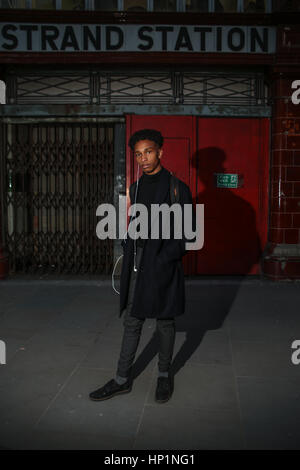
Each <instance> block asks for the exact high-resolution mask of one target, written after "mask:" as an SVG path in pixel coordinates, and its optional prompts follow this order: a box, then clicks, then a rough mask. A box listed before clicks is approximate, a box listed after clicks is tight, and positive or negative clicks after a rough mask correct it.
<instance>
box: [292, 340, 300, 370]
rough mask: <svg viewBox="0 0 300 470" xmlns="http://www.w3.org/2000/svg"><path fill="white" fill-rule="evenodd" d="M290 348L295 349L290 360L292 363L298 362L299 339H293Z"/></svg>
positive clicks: (296, 363)
mask: <svg viewBox="0 0 300 470" xmlns="http://www.w3.org/2000/svg"><path fill="white" fill-rule="evenodd" d="M291 347H292V349H295V350H296V351H294V352H293V354H292V357H291V360H292V363H293V364H294V365H296V366H297V365H298V364H300V340H299V339H295V341H293V342H292V346H291Z"/></svg>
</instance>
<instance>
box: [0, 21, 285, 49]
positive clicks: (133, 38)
mask: <svg viewBox="0 0 300 470" xmlns="http://www.w3.org/2000/svg"><path fill="white" fill-rule="evenodd" d="M275 44H276V28H275V27H273V26H270V27H267V26H213V25H212V26H202V25H201V26H199V25H194V26H192V25H186V26H180V25H133V24H129V25H122V26H116V25H102V24H101V25H97V24H94V25H90V24H89V25H78V24H76V25H69V24H68V25H65V24H36V23H34V24H30V23H0V51H2V52H86V51H88V52H117V51H119V52H148V51H149V52H162V51H166V52H231V53H232V52H239V53H241V52H247V53H264V54H270V53H273V52H275Z"/></svg>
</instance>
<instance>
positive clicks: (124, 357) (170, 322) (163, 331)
mask: <svg viewBox="0 0 300 470" xmlns="http://www.w3.org/2000/svg"><path fill="white" fill-rule="evenodd" d="M141 255H142V248H141V247H137V266H138V267H139V264H140V260H141ZM136 277H137V272H135V271H134V270H133V269H132V272H131V276H130V285H129V292H128V302H127V307H126V309H125V312H123V315H124V318H123V325H124V333H123V339H122V346H121V352H120V357H119V361H118V367H117V375H119V376H120V377H128V376H129V375H130V373H131V371H132V364H133V361H134V358H135V354H136V351H137V348H138V345H139V341H140V337H141V332H142V328H143V325H144V322H145V319H144V318H136V317H133V316H131V315H130V311H131V308H132V301H133V294H134V287H135V283H136ZM175 327H176V325H175V319H174V318H163V319H159V318H157V319H156V334H157V337H158V370H159V372H168V371H169V369H170V365H171V361H172V356H173V351H174V343H175Z"/></svg>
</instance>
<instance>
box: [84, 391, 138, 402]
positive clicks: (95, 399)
mask: <svg viewBox="0 0 300 470" xmlns="http://www.w3.org/2000/svg"><path fill="white" fill-rule="evenodd" d="M129 392H131V388H129V389H127V390H122V391H121V392H115V393H114V394H113V395H109V396H108V397H103V398H92V397H89V398H90V400H92V401H103V400H109V399H110V398H113V397H115V396H116V395H121V394H122V393H129Z"/></svg>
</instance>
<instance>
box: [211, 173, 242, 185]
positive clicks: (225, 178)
mask: <svg viewBox="0 0 300 470" xmlns="http://www.w3.org/2000/svg"><path fill="white" fill-rule="evenodd" d="M215 181H216V187H217V188H239V187H240V186H242V184H243V178H242V177H241V175H238V174H234V173H215Z"/></svg>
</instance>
